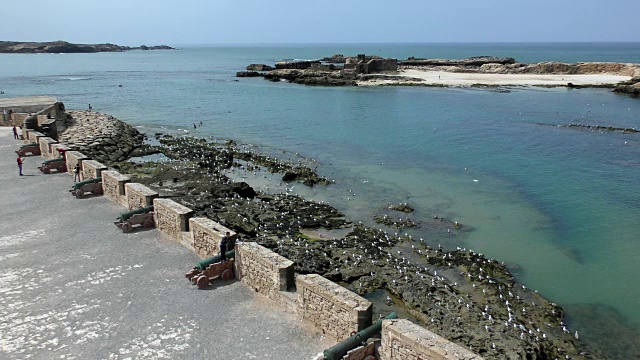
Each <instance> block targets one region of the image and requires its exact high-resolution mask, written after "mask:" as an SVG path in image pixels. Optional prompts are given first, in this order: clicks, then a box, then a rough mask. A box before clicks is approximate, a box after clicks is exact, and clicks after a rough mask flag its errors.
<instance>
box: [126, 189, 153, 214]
mask: <svg viewBox="0 0 640 360" xmlns="http://www.w3.org/2000/svg"><path fill="white" fill-rule="evenodd" d="M124 193H125V196H126V197H127V208H128V209H129V210H135V209H140V208H143V207H147V206H150V205H153V199H155V198H157V197H158V193H157V192H156V191H155V190H151V189H149V188H148V187H146V186H144V185H142V184H138V183H127V184H124Z"/></svg>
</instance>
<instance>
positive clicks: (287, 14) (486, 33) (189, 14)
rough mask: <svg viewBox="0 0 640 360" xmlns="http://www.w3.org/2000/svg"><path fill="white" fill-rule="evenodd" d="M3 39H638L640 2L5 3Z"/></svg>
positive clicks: (0, 24)
mask: <svg viewBox="0 0 640 360" xmlns="http://www.w3.org/2000/svg"><path fill="white" fill-rule="evenodd" d="M2 3H3V4H2V7H1V8H0V14H1V19H2V20H1V22H0V40H16V41H50V40H67V41H71V42H80V43H101V42H111V43H116V44H122V45H140V44H147V45H153V44H183V45H184V44H218V43H335V42H378V43H381V42H566V41H631V42H639V41H640V21H638V14H639V13H640V0H611V1H604V0H538V1H534V0H509V1H507V0H503V1H498V0H449V1H431V0H387V1H379V0H370V1H361V0H344V1H332V0H327V1H318V0H314V1H307V0H296V1H291V0H272V1H265V0H262V1H255V0H56V1H54V0H2Z"/></svg>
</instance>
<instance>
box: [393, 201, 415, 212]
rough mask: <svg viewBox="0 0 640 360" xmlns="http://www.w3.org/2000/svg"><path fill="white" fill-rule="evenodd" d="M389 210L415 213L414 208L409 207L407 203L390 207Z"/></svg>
mask: <svg viewBox="0 0 640 360" xmlns="http://www.w3.org/2000/svg"><path fill="white" fill-rule="evenodd" d="M389 209H391V210H395V211H402V212H406V213H410V212H413V208H412V207H411V206H409V205H407V203H401V204H398V205H389Z"/></svg>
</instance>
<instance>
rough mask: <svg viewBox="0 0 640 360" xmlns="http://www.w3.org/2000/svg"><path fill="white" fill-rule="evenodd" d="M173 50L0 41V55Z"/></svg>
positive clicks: (146, 47)
mask: <svg viewBox="0 0 640 360" xmlns="http://www.w3.org/2000/svg"><path fill="white" fill-rule="evenodd" d="M169 49H171V50H173V49H174V48H172V47H170V46H166V45H160V46H146V45H142V46H140V47H129V46H120V45H114V44H72V43H69V42H66V41H52V42H16V41H0V53H8V54H41V53H56V54H57V53H97V52H123V51H129V50H169Z"/></svg>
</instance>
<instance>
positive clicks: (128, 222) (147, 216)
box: [113, 205, 155, 233]
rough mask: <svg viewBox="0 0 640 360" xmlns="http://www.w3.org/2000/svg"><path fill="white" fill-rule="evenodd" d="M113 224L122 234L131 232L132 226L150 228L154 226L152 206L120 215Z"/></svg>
mask: <svg viewBox="0 0 640 360" xmlns="http://www.w3.org/2000/svg"><path fill="white" fill-rule="evenodd" d="M113 223H114V224H116V226H117V227H118V228H119V229H121V230H122V232H123V233H128V232H131V230H133V225H142V227H144V228H152V227H154V226H155V223H154V222H153V205H150V206H147V207H143V208H140V209H136V210H131V211H127V212H125V213H122V214H120V216H119V217H118V218H117V219H116V221H114V222H113Z"/></svg>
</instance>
